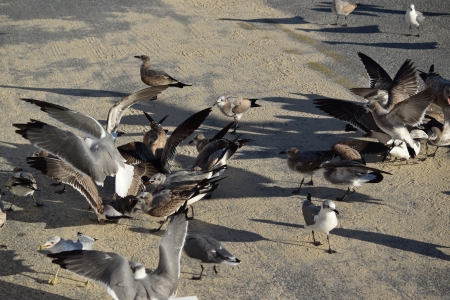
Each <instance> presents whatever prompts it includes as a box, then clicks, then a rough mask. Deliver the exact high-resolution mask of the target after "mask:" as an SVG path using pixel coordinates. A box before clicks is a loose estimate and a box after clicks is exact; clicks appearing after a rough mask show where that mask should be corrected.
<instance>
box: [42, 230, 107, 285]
mask: <svg viewBox="0 0 450 300" xmlns="http://www.w3.org/2000/svg"><path fill="white" fill-rule="evenodd" d="M97 240H98V239H96V238H91V237H89V236H87V235H84V234H82V233H81V232H78V234H77V240H76V241H73V240H65V239H63V238H61V237H59V236H52V237H49V238H48V239H47V241H46V242H45V243H44V244H42V245H41V246H40V247H39V248H38V250H48V251H50V252H51V253H60V252H65V251H75V250H93V249H94V242H95V241H97ZM59 270H61V268H59V269H58V271H56V274H55V275H53V276H52V277H50V279H49V281H48V283H50V284H53V285H55V284H57V283H59V280H58V273H59ZM89 283H90V282H89V281H86V282H85V285H86V286H87V285H88V284H89Z"/></svg>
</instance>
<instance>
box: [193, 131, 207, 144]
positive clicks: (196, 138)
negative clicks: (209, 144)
mask: <svg viewBox="0 0 450 300" xmlns="http://www.w3.org/2000/svg"><path fill="white" fill-rule="evenodd" d="M205 138H206V137H205V135H204V134H202V133H201V134H197V135H196V136H194V138H193V139H192V140H191V141H190V142H189V144H192V143H193V142H195V143H196V144H197V142H200V141H203V140H204V139H205Z"/></svg>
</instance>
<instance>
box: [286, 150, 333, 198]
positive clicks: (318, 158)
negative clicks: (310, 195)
mask: <svg viewBox="0 0 450 300" xmlns="http://www.w3.org/2000/svg"><path fill="white" fill-rule="evenodd" d="M279 154H286V155H287V157H288V158H287V165H288V167H289V169H291V170H292V171H295V172H299V173H301V174H307V175H311V180H310V181H309V182H307V183H305V184H306V185H314V183H313V180H312V176H313V174H314V172H315V171H317V170H319V169H320V166H321V165H322V163H324V162H326V161H329V160H332V159H333V157H334V152H333V151H332V150H329V151H306V152H300V150H298V148H295V147H292V148H289V149H287V150H285V151H281V152H280V153H279ZM304 181H305V178H303V179H302V181H301V183H300V186H299V188H298V189H297V190H294V191H292V193H293V194H298V193H299V192H300V189H301V187H302V185H303V182H304Z"/></svg>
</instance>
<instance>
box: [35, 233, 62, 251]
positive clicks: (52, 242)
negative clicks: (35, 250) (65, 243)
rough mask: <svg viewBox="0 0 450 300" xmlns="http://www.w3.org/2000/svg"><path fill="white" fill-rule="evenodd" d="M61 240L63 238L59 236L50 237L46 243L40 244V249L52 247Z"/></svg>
mask: <svg viewBox="0 0 450 300" xmlns="http://www.w3.org/2000/svg"><path fill="white" fill-rule="evenodd" d="M60 240H61V238H60V237H59V236H52V237H49V238H48V239H47V241H46V242H45V244H43V245H41V246H39V250H44V249H50V248H52V247H53V246H55V245H56V244H58V243H59V241H60Z"/></svg>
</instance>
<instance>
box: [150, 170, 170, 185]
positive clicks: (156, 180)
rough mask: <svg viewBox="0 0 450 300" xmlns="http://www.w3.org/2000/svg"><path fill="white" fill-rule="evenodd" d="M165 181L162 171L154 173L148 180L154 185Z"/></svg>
mask: <svg viewBox="0 0 450 300" xmlns="http://www.w3.org/2000/svg"><path fill="white" fill-rule="evenodd" d="M164 181H166V175H164V174H163V173H156V174H154V175H153V176H152V177H150V180H149V181H148V182H149V183H150V184H154V185H160V184H162V183H164Z"/></svg>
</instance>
